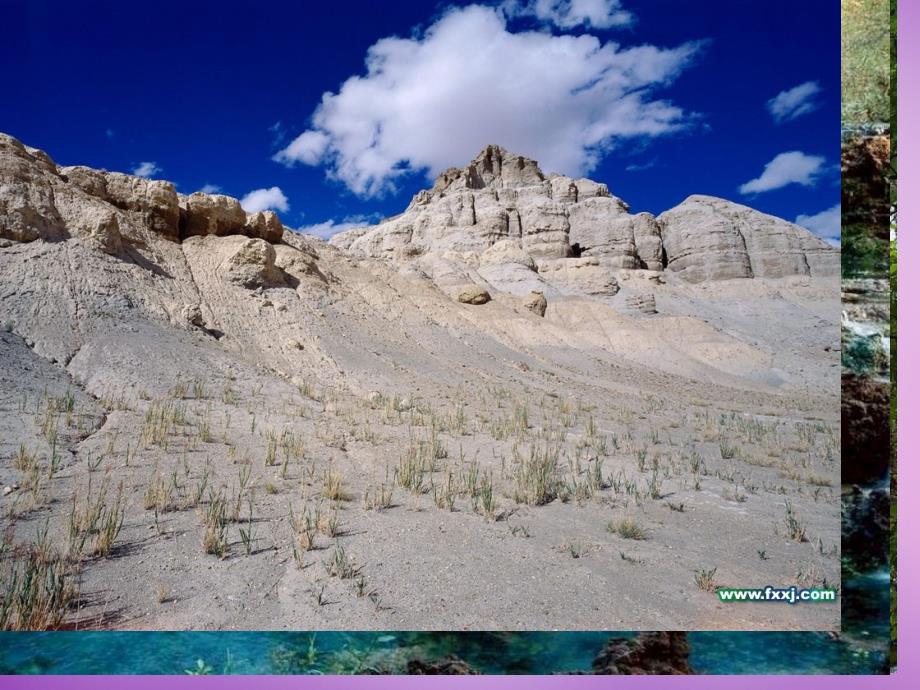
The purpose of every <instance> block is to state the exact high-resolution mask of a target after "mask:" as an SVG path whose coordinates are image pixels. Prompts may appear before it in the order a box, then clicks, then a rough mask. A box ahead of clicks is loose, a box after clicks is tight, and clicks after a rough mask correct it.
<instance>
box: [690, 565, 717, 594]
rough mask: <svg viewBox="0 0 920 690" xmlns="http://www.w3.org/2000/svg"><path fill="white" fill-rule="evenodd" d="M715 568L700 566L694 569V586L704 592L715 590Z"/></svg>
mask: <svg viewBox="0 0 920 690" xmlns="http://www.w3.org/2000/svg"><path fill="white" fill-rule="evenodd" d="M716 570H717V568H702V569H700V570H694V571H693V581H694V582H695V583H696V586H697V587H699V588H700V589H701V590H703V591H704V592H715V591H716V589H717V588H718V585H716V579H715V578H716Z"/></svg>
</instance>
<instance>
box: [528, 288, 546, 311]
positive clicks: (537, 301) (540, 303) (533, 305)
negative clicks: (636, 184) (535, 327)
mask: <svg viewBox="0 0 920 690" xmlns="http://www.w3.org/2000/svg"><path fill="white" fill-rule="evenodd" d="M524 307H525V308H526V309H529V310H530V311H532V312H533V313H534V314H536V315H537V316H543V315H544V314H546V297H545V296H544V295H543V293H542V292H531V293H530V294H529V295H527V297H525V298H524Z"/></svg>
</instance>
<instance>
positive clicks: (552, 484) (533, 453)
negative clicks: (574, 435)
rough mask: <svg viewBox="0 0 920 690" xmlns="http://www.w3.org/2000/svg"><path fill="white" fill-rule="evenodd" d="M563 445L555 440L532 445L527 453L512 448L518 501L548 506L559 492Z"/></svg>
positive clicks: (515, 497) (515, 491)
mask: <svg viewBox="0 0 920 690" xmlns="http://www.w3.org/2000/svg"><path fill="white" fill-rule="evenodd" d="M560 454H561V447H560V446H559V445H558V444H556V443H552V442H549V441H547V442H544V443H542V444H540V445H538V444H533V445H531V446H530V448H529V451H528V454H527V455H526V456H523V455H521V454H520V453H519V452H518V449H517V447H515V448H514V449H513V450H512V455H513V460H514V467H513V471H512V478H513V480H514V488H513V491H512V497H513V498H514V501H515V502H516V503H526V504H527V505H534V506H539V505H544V504H546V503H549V502H550V501H552V500H553V499H555V498H556V497H557V496H558V495H559V489H560V486H561V484H562V481H561V479H560V476H559V456H560Z"/></svg>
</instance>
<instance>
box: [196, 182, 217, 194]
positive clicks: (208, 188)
mask: <svg viewBox="0 0 920 690" xmlns="http://www.w3.org/2000/svg"><path fill="white" fill-rule="evenodd" d="M198 191H199V192H204V193H205V194H220V185H216V184H210V183H208V184H206V185H204V186H203V187H202V188H201V189H199V190H198Z"/></svg>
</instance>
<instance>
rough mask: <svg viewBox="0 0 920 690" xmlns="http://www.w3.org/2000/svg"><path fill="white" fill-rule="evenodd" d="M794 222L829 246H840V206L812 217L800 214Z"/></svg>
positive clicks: (832, 207)
mask: <svg viewBox="0 0 920 690" xmlns="http://www.w3.org/2000/svg"><path fill="white" fill-rule="evenodd" d="M795 222H796V224H797V225H801V226H802V227H803V228H808V229H809V230H811V231H812V232H813V233H815V234H816V235H817V236H818V237H821V238H823V239H825V240H827V241H828V242H830V243H831V244H840V204H837V205H836V206H831V207H830V208H829V209H827V210H826V211H821V212H820V213H816V214H814V215H813V216H809V215H806V214H804V213H803V214H800V215H798V216H796V218H795Z"/></svg>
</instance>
